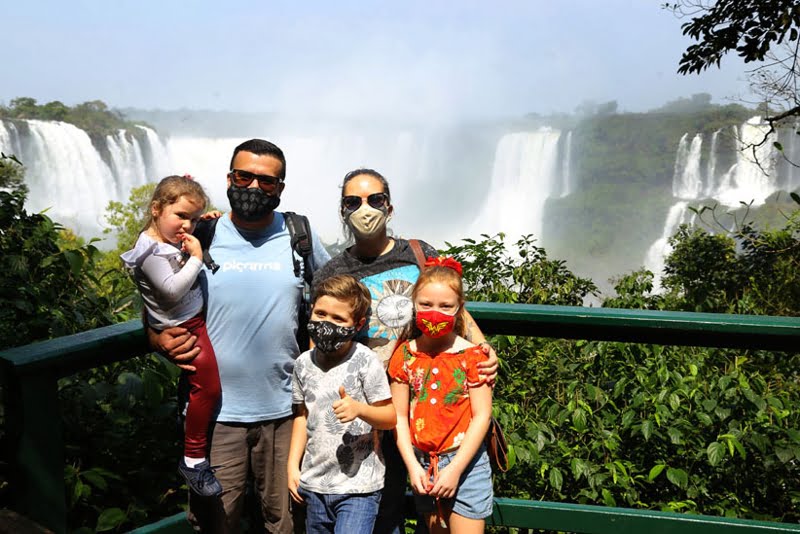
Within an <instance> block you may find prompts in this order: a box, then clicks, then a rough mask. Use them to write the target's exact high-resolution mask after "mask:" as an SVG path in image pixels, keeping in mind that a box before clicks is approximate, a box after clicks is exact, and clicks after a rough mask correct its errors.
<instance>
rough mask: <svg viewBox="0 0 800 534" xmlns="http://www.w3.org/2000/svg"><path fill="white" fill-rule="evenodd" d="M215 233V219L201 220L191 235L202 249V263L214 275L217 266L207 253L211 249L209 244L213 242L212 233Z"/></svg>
mask: <svg viewBox="0 0 800 534" xmlns="http://www.w3.org/2000/svg"><path fill="white" fill-rule="evenodd" d="M216 231H217V219H201V220H200V221H198V223H197V226H196V227H195V229H194V234H192V235H194V236H195V237H196V238H197V240H198V241H200V246H201V247H202V248H203V263H205V264H206V267H208V268H209V269H211V272H212V273H216V272H217V270H218V269H219V265H217V264H216V262H215V261H214V258H212V257H211V253H209V251H208V249H209V248H210V247H211V242H212V241H213V240H214V232H216Z"/></svg>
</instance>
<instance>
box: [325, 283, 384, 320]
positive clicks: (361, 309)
mask: <svg viewBox="0 0 800 534" xmlns="http://www.w3.org/2000/svg"><path fill="white" fill-rule="evenodd" d="M324 296H328V297H332V298H335V299H336V300H341V301H344V302H347V303H349V304H350V305H351V306H352V307H353V320H354V321H355V322H356V323H357V322H358V321H360V320H361V319H362V318H364V317H366V316H367V310H369V306H370V304H371V303H372V297H371V296H370V294H369V289H367V286H365V285H364V284H362V283H361V282H359V281H358V280H356V278H355V277H354V276H352V275H349V274H337V275H335V276H331V277H330V278H326V279H325V280H323V281H322V282H320V283H319V284H318V285H317V286H316V287H315V288H314V303H315V304H316V302H317V299H318V298H320V297H324Z"/></svg>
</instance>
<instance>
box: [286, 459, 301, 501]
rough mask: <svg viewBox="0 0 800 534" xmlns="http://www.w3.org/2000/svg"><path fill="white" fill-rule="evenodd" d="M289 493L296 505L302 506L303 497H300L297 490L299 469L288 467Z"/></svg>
mask: <svg viewBox="0 0 800 534" xmlns="http://www.w3.org/2000/svg"><path fill="white" fill-rule="evenodd" d="M288 474H289V493H290V494H291V496H292V500H293V501H294V502H296V503H298V504H303V497H301V496H300V493H299V492H298V491H297V489H298V488H299V487H300V469H298V468H297V467H296V466H294V467H293V466H291V465H290V466H289V471H288Z"/></svg>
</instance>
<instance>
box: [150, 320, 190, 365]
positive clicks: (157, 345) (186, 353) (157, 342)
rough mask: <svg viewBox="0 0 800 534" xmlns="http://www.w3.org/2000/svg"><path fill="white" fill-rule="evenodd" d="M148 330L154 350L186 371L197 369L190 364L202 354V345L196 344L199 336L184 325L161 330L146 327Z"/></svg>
mask: <svg viewBox="0 0 800 534" xmlns="http://www.w3.org/2000/svg"><path fill="white" fill-rule="evenodd" d="M146 331H147V340H148V342H149V343H150V347H152V348H153V350H155V351H157V352H159V353H160V354H161V355H162V356H164V357H165V358H167V359H168V360H169V361H171V362H172V363H174V364H175V365H177V366H178V367H180V368H181V369H183V370H184V371H196V369H195V367H194V366H193V365H189V362H191V361H192V360H193V359H194V358H195V356H197V355H198V354H200V347H195V346H194V343H195V341H197V336H195V335H194V334H192V333H191V332H189V331H188V330H187V329H186V328H183V327H182V326H173V327H172V328H167V329H166V330H162V331H160V332H159V331H157V330H153V329H152V328H146Z"/></svg>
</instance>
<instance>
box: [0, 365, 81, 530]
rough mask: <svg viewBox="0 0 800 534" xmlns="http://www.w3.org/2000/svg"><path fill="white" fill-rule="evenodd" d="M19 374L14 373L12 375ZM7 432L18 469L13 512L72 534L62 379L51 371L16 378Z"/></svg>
mask: <svg viewBox="0 0 800 534" xmlns="http://www.w3.org/2000/svg"><path fill="white" fill-rule="evenodd" d="M12 373H13V371H12ZM10 378H11V379H10V380H7V381H6V384H5V395H4V397H5V400H6V410H5V413H6V424H7V426H6V428H7V432H8V435H7V437H8V440H9V443H8V445H9V448H10V450H9V453H10V454H9V456H10V460H11V463H12V466H13V471H12V479H11V488H12V492H11V499H12V506H13V508H14V509H15V510H16V511H17V512H19V513H20V514H22V515H24V516H26V517H28V518H29V519H31V520H33V521H35V522H36V523H38V524H40V525H42V526H43V527H46V528H49V529H51V530H52V531H53V532H55V533H57V534H62V533H64V532H66V522H67V508H66V501H65V490H64V433H63V429H62V424H61V413H60V412H59V406H60V404H59V400H58V378H57V377H56V376H55V375H54V374H52V373H48V372H44V373H39V374H27V373H26V374H23V375H19V374H17V375H16V376H13V374H12V375H11V377H10Z"/></svg>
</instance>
